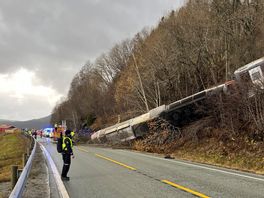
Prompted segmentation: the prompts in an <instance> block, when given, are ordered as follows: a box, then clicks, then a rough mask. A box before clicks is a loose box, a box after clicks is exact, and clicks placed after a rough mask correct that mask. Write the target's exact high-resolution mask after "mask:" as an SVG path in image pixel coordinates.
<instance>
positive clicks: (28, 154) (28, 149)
mask: <svg viewBox="0 0 264 198" xmlns="http://www.w3.org/2000/svg"><path fill="white" fill-rule="evenodd" d="M29 156H30V148H27V157H29Z"/></svg>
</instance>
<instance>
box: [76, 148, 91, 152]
mask: <svg viewBox="0 0 264 198" xmlns="http://www.w3.org/2000/svg"><path fill="white" fill-rule="evenodd" d="M76 148H77V149H78V150H80V151H83V152H86V153H91V152H90V151H87V150H85V149H82V148H80V147H76Z"/></svg>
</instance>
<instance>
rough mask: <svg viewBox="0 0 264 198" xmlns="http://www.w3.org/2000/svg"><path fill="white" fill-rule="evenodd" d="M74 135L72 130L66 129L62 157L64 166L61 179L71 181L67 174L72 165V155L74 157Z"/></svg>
mask: <svg viewBox="0 0 264 198" xmlns="http://www.w3.org/2000/svg"><path fill="white" fill-rule="evenodd" d="M72 146H73V145H72V136H71V130H66V131H65V136H64V137H63V141H62V159H63V168H62V173H61V179H62V180H64V181H69V180H70V178H69V177H68V176H67V174H68V172H69V169H70V165H71V157H72V158H74V155H73V150H72Z"/></svg>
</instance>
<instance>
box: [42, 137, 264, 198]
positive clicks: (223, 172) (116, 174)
mask: <svg viewBox="0 0 264 198" xmlns="http://www.w3.org/2000/svg"><path fill="white" fill-rule="evenodd" d="M42 145H43V146H45V148H46V149H47V151H48V152H49V153H50V155H51V157H52V159H53V161H54V162H55V164H56V166H57V168H58V170H59V172H60V171H61V169H62V159H61V155H60V154H59V153H57V151H56V147H55V144H54V143H52V142H49V141H45V139H43V140H42ZM74 154H75V159H73V160H72V165H71V168H70V171H69V174H68V176H70V178H71V179H70V181H68V182H64V184H65V187H66V189H67V191H68V194H69V196H70V197H72V198H75V197H76V198H77V197H80V198H84V197H97V198H105V197H107V198H108V197H109V198H111V197H113V198H118V197H120V198H124V197H131V198H132V197H133V198H134V197H152V198H153V197H162V198H163V197H204V198H206V197H232V198H234V197H245V198H246V197H247V198H248V197H254V198H258V197H264V176H260V175H255V174H250V173H245V172H241V171H234V170H230V169H224V168H218V167H215V166H209V165H203V164H198V163H190V162H187V161H182V160H174V159H164V158H162V157H159V156H155V155H152V154H143V153H139V152H134V151H129V150H122V149H111V148H100V147H92V146H78V147H74Z"/></svg>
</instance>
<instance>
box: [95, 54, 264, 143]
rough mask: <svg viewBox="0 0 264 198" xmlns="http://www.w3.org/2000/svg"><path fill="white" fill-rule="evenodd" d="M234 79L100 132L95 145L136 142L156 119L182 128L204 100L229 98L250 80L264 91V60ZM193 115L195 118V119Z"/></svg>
mask: <svg viewBox="0 0 264 198" xmlns="http://www.w3.org/2000/svg"><path fill="white" fill-rule="evenodd" d="M234 77H235V78H234V80H231V81H228V82H226V83H224V84H221V85H218V86H215V87H213V88H209V89H206V90H203V91H201V92H198V93H196V94H193V95H191V96H188V97H186V98H183V99H181V100H178V101H176V102H173V103H171V104H169V105H162V106H159V107H157V108H155V109H152V110H150V111H149V112H148V113H146V114H143V115H140V116H138V117H135V118H132V119H130V120H127V121H124V122H121V123H118V124H116V125H113V126H110V127H108V128H105V129H102V130H99V131H97V132H95V133H94V134H93V135H92V136H91V139H92V141H94V142H100V143H104V142H107V141H109V142H113V143H117V142H124V141H129V140H133V139H136V138H139V137H142V136H144V135H145V134H147V133H148V131H149V128H148V125H147V122H148V121H150V120H152V119H154V118H157V117H162V118H164V119H166V120H168V121H170V122H171V123H172V124H173V125H175V126H180V125H181V124H185V123H186V122H188V121H192V120H191V118H192V117H196V118H197V117H198V118H199V115H198V114H197V113H196V110H197V105H201V104H203V102H204V101H206V100H207V99H208V98H210V97H212V96H214V95H219V94H221V93H223V94H227V95H229V94H230V93H231V92H232V91H234V90H235V89H234V87H235V86H236V84H240V85H241V84H243V83H242V82H245V81H246V82H249V81H250V82H251V84H252V85H258V86H259V87H260V88H262V89H263V88H264V87H263V85H264V84H263V82H264V57H263V58H261V59H258V60H256V61H254V62H251V63H249V64H247V65H245V66H243V67H241V68H239V69H237V70H236V71H235V72H234ZM194 114H196V116H193V115H194ZM201 116H202V115H201Z"/></svg>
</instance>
